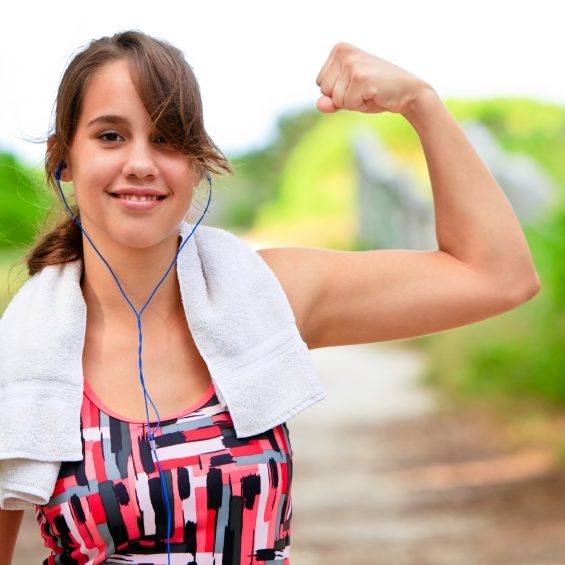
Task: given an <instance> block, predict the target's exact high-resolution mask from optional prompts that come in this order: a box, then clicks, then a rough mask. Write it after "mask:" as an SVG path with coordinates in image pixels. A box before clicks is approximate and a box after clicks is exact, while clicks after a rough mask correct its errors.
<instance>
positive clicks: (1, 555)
mask: <svg viewBox="0 0 565 565" xmlns="http://www.w3.org/2000/svg"><path fill="white" fill-rule="evenodd" d="M23 516H24V511H23V510H0V564H1V565H10V564H11V563H12V558H13V556H14V549H15V547H16V540H17V538H18V532H19V531H20V525H21V523H22V518H23Z"/></svg>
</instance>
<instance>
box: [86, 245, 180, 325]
mask: <svg viewBox="0 0 565 565" xmlns="http://www.w3.org/2000/svg"><path fill="white" fill-rule="evenodd" d="M83 249H84V274H83V280H82V290H83V294H84V299H85V302H86V305H87V309H88V317H89V321H90V322H97V321H104V322H108V321H109V320H118V321H122V320H123V321H124V322H125V323H126V324H128V325H129V324H130V323H131V321H132V320H133V321H135V315H134V312H133V310H132V309H131V307H130V306H129V304H128V303H127V302H126V300H125V298H124V296H123V295H122V293H121V292H120V290H119V288H118V285H117V284H116V281H115V280H114V278H113V277H112V275H111V273H110V271H109V270H108V267H107V266H106V265H105V264H104V263H103V262H102V260H101V259H100V257H99V256H98V255H97V254H96V252H95V251H94V250H93V249H92V247H91V245H90V244H89V242H88V241H86V240H84V241H83ZM99 250H100V252H101V253H102V255H103V256H104V258H105V259H106V261H107V262H108V264H109V265H110V267H111V268H112V270H113V272H114V274H115V275H116V277H117V279H118V280H119V281H120V285H121V286H122V289H123V290H124V292H125V293H126V295H127V297H128V298H129V300H130V302H131V303H132V304H133V306H134V307H135V309H136V310H137V312H138V313H139V312H140V311H141V309H142V308H143V306H144V305H145V303H146V301H147V299H148V298H149V296H150V295H151V293H152V292H153V291H154V289H155V287H156V286H157V284H158V283H159V281H160V280H161V278H162V277H163V275H164V274H165V272H166V271H167V269H168V267H169V265H170V264H171V261H172V260H173V258H174V256H175V253H176V252H177V250H178V239H177V236H176V235H175V236H172V237H171V238H168V239H167V240H165V241H163V242H161V243H160V244H159V245H156V246H154V247H151V248H149V249H147V248H145V249H132V248H127V249H125V248H118V249H114V248H113V249H112V250H111V252H107V253H105V251H104V249H100V248H99ZM181 311H182V302H181V297H180V289H179V286H178V281H177V275H176V266H173V268H172V269H171V272H170V273H169V274H168V276H167V278H166V279H165V280H164V281H163V283H162V284H161V286H160V287H159V289H158V291H157V292H156V294H155V296H154V297H153V298H152V299H151V302H150V303H149V305H148V306H147V308H146V309H145V310H144V312H143V316H142V320H143V321H144V322H145V321H149V320H150V319H152V318H155V317H158V318H159V319H161V320H163V319H170V318H176V317H177V316H178V315H179V312H181Z"/></svg>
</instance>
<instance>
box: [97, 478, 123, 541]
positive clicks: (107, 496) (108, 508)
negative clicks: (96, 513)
mask: <svg viewBox="0 0 565 565" xmlns="http://www.w3.org/2000/svg"><path fill="white" fill-rule="evenodd" d="M98 491H99V493H100V498H101V499H102V506H103V507H104V513H105V514H106V523H107V524H108V529H109V530H110V535H111V536H112V539H113V540H114V544H115V545H116V546H119V545H121V544H123V543H126V542H127V541H128V531H127V528H126V525H125V524H124V520H123V517H122V514H121V512H120V505H119V503H118V499H117V498H116V493H115V491H114V483H113V482H112V481H103V482H101V483H98Z"/></svg>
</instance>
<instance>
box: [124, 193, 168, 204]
mask: <svg viewBox="0 0 565 565" xmlns="http://www.w3.org/2000/svg"><path fill="white" fill-rule="evenodd" d="M117 196H118V198H122V199H124V200H132V201H133V202H152V201H153V200H157V199H158V197H157V196H156V195H145V194H142V195H139V196H137V195H135V194H118V195H117Z"/></svg>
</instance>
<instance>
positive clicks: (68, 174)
mask: <svg viewBox="0 0 565 565" xmlns="http://www.w3.org/2000/svg"><path fill="white" fill-rule="evenodd" d="M56 145H57V141H56V139H55V135H51V136H49V139H48V140H47V155H48V156H49V157H51V156H52V155H53V154H54V153H55V152H56ZM63 163H64V165H63V170H62V171H61V180H62V181H63V182H70V181H72V180H73V173H72V169H71V165H70V163H69V159H68V157H67V156H66V157H65V159H64V160H63Z"/></svg>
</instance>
